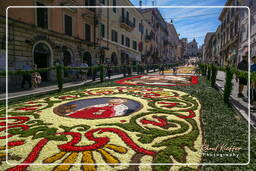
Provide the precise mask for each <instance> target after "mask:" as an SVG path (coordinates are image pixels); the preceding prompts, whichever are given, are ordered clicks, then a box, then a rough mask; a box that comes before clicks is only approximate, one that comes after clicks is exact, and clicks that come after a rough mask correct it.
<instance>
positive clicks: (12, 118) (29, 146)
mask: <svg viewBox="0 0 256 171" xmlns="http://www.w3.org/2000/svg"><path fill="white" fill-rule="evenodd" d="M200 108H201V106H200V103H199V101H198V100H197V99H196V98H195V97H193V96H191V95H189V94H186V93H184V92H181V91H176V90H171V89H164V88H159V87H158V88H149V87H122V86H120V87H101V88H92V89H85V90H79V91H70V92H66V93H63V94H61V95H56V96H54V97H47V98H41V99H37V100H33V101H29V102H25V103H22V104H15V105H13V106H9V108H8V117H7V118H6V117H4V116H5V109H0V114H1V118H0V120H1V121H0V133H1V135H0V142H1V144H2V146H0V160H1V161H4V160H5V157H6V156H5V154H6V150H7V154H8V156H7V158H8V164H7V163H6V162H1V169H2V170H9V171H16V170H35V171H37V170H44V171H46V170H62V171H63V170H86V171H88V170H90V171H93V170H104V171H106V170H111V171H112V170H131V171H134V170H143V171H144V170H147V171H148V170H149V171H150V170H156V171H158V170H159V171H160V170H179V169H188V167H189V168H190V170H196V169H198V167H197V166H195V165H194V166H179V165H175V164H178V163H200V162H201V152H200V147H201V145H202V139H203V138H202V129H201V122H200ZM80 111H83V112H81V113H79V112H80ZM99 116H100V117H99ZM101 116H104V117H101ZM97 117H99V118H97ZM6 120H7V123H6ZM6 131H8V132H7V134H6ZM6 140H7V142H8V143H7V144H6ZM4 144H5V145H4ZM124 163H125V164H126V165H124ZM10 164H12V165H10ZM103 164H105V165H103ZM121 164H122V165H121ZM136 164H137V165H136ZM139 164H146V165H139ZM151 164H162V165H151ZM163 164H164V165H163ZM170 164H172V165H170Z"/></svg>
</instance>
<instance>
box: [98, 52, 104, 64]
mask: <svg viewBox="0 0 256 171" xmlns="http://www.w3.org/2000/svg"><path fill="white" fill-rule="evenodd" d="M99 62H100V64H104V62H105V51H104V50H103V49H102V50H101V51H100V59H99Z"/></svg>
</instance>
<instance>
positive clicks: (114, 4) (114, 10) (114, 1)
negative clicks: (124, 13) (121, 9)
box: [113, 0, 116, 13]
mask: <svg viewBox="0 0 256 171" xmlns="http://www.w3.org/2000/svg"><path fill="white" fill-rule="evenodd" d="M113 6H116V0H113ZM113 12H114V13H116V8H113Z"/></svg>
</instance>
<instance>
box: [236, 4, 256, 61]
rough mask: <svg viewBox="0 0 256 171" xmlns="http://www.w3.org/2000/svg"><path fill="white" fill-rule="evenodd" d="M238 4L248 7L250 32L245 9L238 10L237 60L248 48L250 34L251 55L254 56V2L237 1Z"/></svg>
mask: <svg viewBox="0 0 256 171" xmlns="http://www.w3.org/2000/svg"><path fill="white" fill-rule="evenodd" d="M239 3H240V4H239V5H242V6H248V7H249V8H250V21H251V22H250V33H249V28H248V27H249V24H248V14H249V11H248V10H247V9H244V10H240V21H239V25H240V32H239V33H240V39H239V49H238V61H241V59H242V56H243V55H245V51H246V49H247V48H248V37H249V36H250V47H251V49H250V50H251V56H256V2H255V1H251V0H243V1H239Z"/></svg>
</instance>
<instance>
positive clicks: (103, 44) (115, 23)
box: [96, 0, 143, 65]
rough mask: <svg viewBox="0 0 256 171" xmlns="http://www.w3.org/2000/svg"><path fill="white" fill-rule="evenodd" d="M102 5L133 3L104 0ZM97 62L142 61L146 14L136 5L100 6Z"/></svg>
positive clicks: (122, 62)
mask: <svg viewBox="0 0 256 171" xmlns="http://www.w3.org/2000/svg"><path fill="white" fill-rule="evenodd" d="M98 5H102V6H133V5H132V4H131V2H130V1H129V0H122V1H117V0H105V1H104V0H103V1H99V2H98ZM96 13H97V14H96V18H97V19H96V20H97V21H96V22H97V29H96V30H97V44H98V46H97V48H96V61H97V62H98V63H110V62H111V63H112V64H113V65H118V64H135V63H138V62H141V55H142V48H141V44H142V43H143V42H142V40H143V39H142V38H143V36H142V31H141V22H142V20H143V16H142V15H141V13H140V12H139V10H138V9H136V8H97V12H96Z"/></svg>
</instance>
